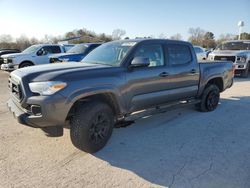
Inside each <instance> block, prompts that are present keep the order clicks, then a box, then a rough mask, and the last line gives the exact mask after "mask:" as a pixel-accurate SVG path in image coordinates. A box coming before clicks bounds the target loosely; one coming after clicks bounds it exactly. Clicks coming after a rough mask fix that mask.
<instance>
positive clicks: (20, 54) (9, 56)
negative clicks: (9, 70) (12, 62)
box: [1, 53, 25, 58]
mask: <svg viewBox="0 0 250 188" xmlns="http://www.w3.org/2000/svg"><path fill="white" fill-rule="evenodd" d="M23 55H25V54H23V53H11V54H5V55H1V57H2V58H13V57H20V56H23Z"/></svg>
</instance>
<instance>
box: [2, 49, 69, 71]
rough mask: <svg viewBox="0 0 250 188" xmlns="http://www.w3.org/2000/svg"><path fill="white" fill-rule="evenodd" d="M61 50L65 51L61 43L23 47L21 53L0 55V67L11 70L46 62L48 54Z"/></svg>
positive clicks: (47, 61)
mask: <svg viewBox="0 0 250 188" xmlns="http://www.w3.org/2000/svg"><path fill="white" fill-rule="evenodd" d="M63 52H65V49H64V47H63V46H62V45H57V44H38V45H33V46H30V47H29V48H27V49H25V50H24V51H23V52H22V53H14V54H7V55H3V56H1V57H2V58H3V62H4V63H3V64H2V65H1V69H2V70H7V71H11V70H14V69H18V68H23V67H28V66H32V65H41V64H47V63H50V62H49V55H51V54H56V53H63Z"/></svg>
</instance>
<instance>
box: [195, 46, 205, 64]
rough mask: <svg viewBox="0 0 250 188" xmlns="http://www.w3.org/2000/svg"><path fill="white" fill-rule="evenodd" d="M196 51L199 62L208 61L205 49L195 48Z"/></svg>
mask: <svg viewBox="0 0 250 188" xmlns="http://www.w3.org/2000/svg"><path fill="white" fill-rule="evenodd" d="M194 51H195V54H196V56H197V59H198V61H203V60H206V59H207V53H206V51H205V50H204V48H202V47H200V46H194Z"/></svg>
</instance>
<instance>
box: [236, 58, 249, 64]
mask: <svg viewBox="0 0 250 188" xmlns="http://www.w3.org/2000/svg"><path fill="white" fill-rule="evenodd" d="M246 60H247V57H246V56H238V57H237V61H241V62H243V63H245V62H246Z"/></svg>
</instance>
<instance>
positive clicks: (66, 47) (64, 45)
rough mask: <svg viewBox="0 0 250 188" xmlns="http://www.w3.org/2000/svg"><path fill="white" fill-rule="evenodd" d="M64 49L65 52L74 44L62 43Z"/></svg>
mask: <svg viewBox="0 0 250 188" xmlns="http://www.w3.org/2000/svg"><path fill="white" fill-rule="evenodd" d="M62 46H63V47H64V49H65V52H67V51H69V50H70V49H71V48H73V47H74V46H75V44H62Z"/></svg>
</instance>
